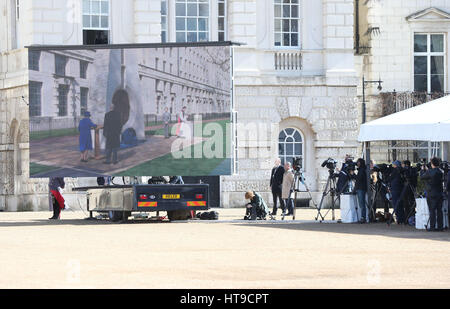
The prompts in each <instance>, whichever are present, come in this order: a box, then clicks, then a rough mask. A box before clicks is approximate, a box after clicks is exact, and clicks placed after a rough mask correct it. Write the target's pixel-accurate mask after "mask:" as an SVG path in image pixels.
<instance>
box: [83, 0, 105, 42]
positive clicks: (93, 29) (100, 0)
mask: <svg viewBox="0 0 450 309" xmlns="http://www.w3.org/2000/svg"><path fill="white" fill-rule="evenodd" d="M87 1H89V14H85V13H84V10H83V9H84V8H83V2H84V1H83V0H81V10H80V11H81V12H80V14H81V17H80V18H81V35H82V39H83V44H84V35H85V34H84V31H106V32H107V37H108V44H110V43H111V38H112V36H111V10H112V7H111V6H112V3H111V0H87ZM92 1H99V2H100V13H99V14H91V8H92ZM101 2H108V14H107V15H106V13H101ZM85 15H88V16H92V15H95V16H99V17H100V19H99V27H85V26H84V18H83V17H84V16H85ZM102 16H108V27H107V28H103V27H101V24H102V21H101V17H102ZM91 23H92V20H91V19H90V26H91Z"/></svg>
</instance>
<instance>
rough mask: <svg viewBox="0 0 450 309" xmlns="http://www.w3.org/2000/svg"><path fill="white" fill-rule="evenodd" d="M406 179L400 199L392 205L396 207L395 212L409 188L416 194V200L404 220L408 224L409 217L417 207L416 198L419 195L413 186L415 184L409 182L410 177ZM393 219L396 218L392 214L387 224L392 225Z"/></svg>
mask: <svg viewBox="0 0 450 309" xmlns="http://www.w3.org/2000/svg"><path fill="white" fill-rule="evenodd" d="M405 180H406V182H405V184H404V185H403V189H402V192H401V193H400V197H399V199H398V201H397V204H395V205H392V207H393V209H394V210H393V211H394V213H395V210H396V209H397V207H398V204H399V203H401V202H402V201H403V199H404V197H405V194H406V192H407V190H408V189H409V190H410V191H411V192H412V193H413V195H414V201H413V204H412V207H411V209H410V211H409V212H408V214H406V216H405V219H404V221H403V224H405V225H406V224H407V223H408V219H409V217H410V216H411V215H412V213H413V211H415V209H416V198H417V197H418V195H417V192H416V190H415V189H414V187H413V186H412V185H411V183H410V182H409V179H408V178H406V179H405ZM393 220H394V218H393V216H390V218H389V220H388V222H387V224H388V225H391V224H392V221H393Z"/></svg>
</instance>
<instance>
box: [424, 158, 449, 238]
mask: <svg viewBox="0 0 450 309" xmlns="http://www.w3.org/2000/svg"><path fill="white" fill-rule="evenodd" d="M439 163H440V162H439V159H438V158H436V157H434V158H433V159H431V169H429V168H428V166H426V165H423V166H422V171H421V172H420V179H422V180H425V181H426V182H427V185H426V192H427V203H428V209H429V211H430V228H429V229H428V231H442V230H443V217H442V198H443V190H442V179H443V176H444V175H443V173H442V171H441V170H440V169H439ZM436 219H437V226H438V227H437V229H436Z"/></svg>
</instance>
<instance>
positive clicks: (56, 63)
mask: <svg viewBox="0 0 450 309" xmlns="http://www.w3.org/2000/svg"><path fill="white" fill-rule="evenodd" d="M57 59H64V72H58V60H57ZM68 62H69V58H68V57H67V56H64V55H60V54H55V75H57V76H63V77H64V76H67V63H68ZM60 73H62V74H60Z"/></svg>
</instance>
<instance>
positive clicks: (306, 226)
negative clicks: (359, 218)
mask: <svg viewBox="0 0 450 309" xmlns="http://www.w3.org/2000/svg"><path fill="white" fill-rule="evenodd" d="M239 225H240V226H248V227H255V228H268V229H284V230H294V231H307V232H318V233H320V232H326V233H340V234H357V235H370V236H374V235H375V236H384V237H394V238H405V239H426V240H438V241H446V242H448V241H450V232H449V230H448V229H447V230H444V231H443V232H427V231H425V230H417V229H416V228H415V227H413V226H405V225H397V224H393V225H390V226H388V225H387V224H386V223H371V224H358V223H355V224H345V223H334V222H331V223H329V222H323V223H319V222H288V221H286V222H285V223H275V222H274V221H267V223H266V222H263V223H261V222H256V224H251V223H244V224H239Z"/></svg>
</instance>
